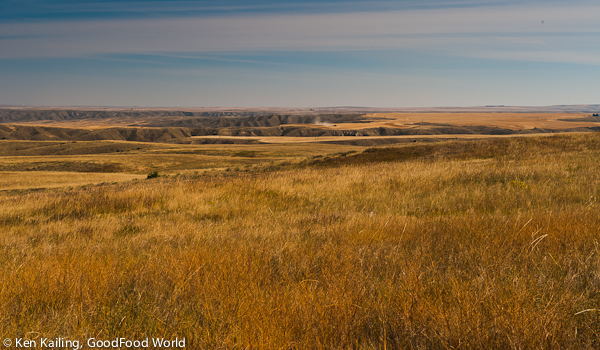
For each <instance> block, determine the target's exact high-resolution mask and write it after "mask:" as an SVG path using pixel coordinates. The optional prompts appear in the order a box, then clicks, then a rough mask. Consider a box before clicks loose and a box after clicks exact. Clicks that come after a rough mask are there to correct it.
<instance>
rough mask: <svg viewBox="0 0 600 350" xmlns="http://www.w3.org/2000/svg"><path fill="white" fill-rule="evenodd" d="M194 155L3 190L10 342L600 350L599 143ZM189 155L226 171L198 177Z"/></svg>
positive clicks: (268, 148) (538, 141)
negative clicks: (81, 179)
mask: <svg viewBox="0 0 600 350" xmlns="http://www.w3.org/2000/svg"><path fill="white" fill-rule="evenodd" d="M5 147H14V145H11V146H8V145H5ZM65 147H66V146H65ZM102 147H104V146H102ZM137 147H140V149H137ZM169 147H173V148H169ZM178 147H179V148H178ZM181 147H183V146H178V145H166V146H164V145H149V146H147V147H146V146H143V145H142V146H136V147H134V148H132V149H130V150H127V152H130V153H127V152H124V153H125V154H124V155H122V156H123V157H124V158H123V160H118V161H117V160H114V159H119V158H118V157H117V154H116V153H115V152H113V153H106V154H104V155H103V154H97V155H94V156H93V159H92V158H90V159H87V158H86V160H83V158H77V157H91V156H90V155H84V154H83V153H84V152H83V151H82V152H79V153H80V154H72V155H56V156H55V157H67V156H70V157H75V158H70V159H71V160H72V161H75V160H77V159H79V160H81V161H84V162H88V163H89V162H98V163H101V162H108V161H109V159H113V160H111V161H113V162H115V163H118V164H125V165H126V164H128V163H131V164H132V165H128V166H130V168H119V169H122V170H120V171H122V174H125V173H127V172H133V173H135V172H136V171H137V172H138V173H139V174H144V172H145V171H147V170H148V169H150V168H152V167H150V166H149V165H148V163H146V162H149V161H150V159H155V164H153V165H154V166H155V167H156V168H158V169H162V171H167V170H169V169H170V171H172V172H170V173H169V174H170V176H164V177H159V178H156V179H143V180H137V181H127V182H122V183H115V184H113V183H104V184H100V185H93V186H83V187H64V188H60V189H48V190H41V191H32V192H27V191H18V192H17V191H4V192H1V193H0V203H2V205H1V206H0V232H2V234H1V235H0V249H1V253H0V275H1V276H2V281H3V283H2V286H1V287H0V310H1V313H0V334H1V335H3V336H4V337H7V338H14V337H29V338H36V337H38V338H39V337H48V338H53V337H59V336H60V337H66V338H68V339H79V340H85V339H87V338H91V337H95V338H98V339H114V338H116V337H127V338H130V339H140V338H145V337H169V338H174V337H176V336H177V337H180V338H181V337H185V338H186V341H187V344H188V348H190V349H191V348H193V349H234V348H235V349H246V348H248V349H438V348H439V349H460V348H464V349H494V348H498V349H551V348H561V349H563V348H565V349H594V348H597V347H598V346H600V311H599V310H600V305H599V303H600V242H599V241H598V240H599V230H598V227H600V214H599V203H598V198H599V196H600V191H599V188H600V187H599V186H600V165H599V160H600V136H599V135H598V134H597V133H587V134H565V135H555V136H550V137H529V138H513V139H505V138H497V139H484V140H470V141H443V142H437V143H419V142H417V143H411V144H408V145H402V146H396V147H391V148H372V149H365V148H360V147H356V146H344V145H323V144H306V145H305V144H294V145H243V146H240V145H202V146H197V147H198V148H193V149H188V148H185V149H187V150H188V153H187V154H186V153H184V152H183V150H184V148H181ZM185 147H193V146H192V145H187V146H185ZM194 147H195V146H194ZM207 147H208V148H207ZM211 147H212V148H211ZM27 149H29V150H27ZM22 152H33V153H31V154H30V155H28V156H22V157H21V158H20V159H21V161H18V160H17V159H13V160H12V161H13V163H14V164H17V165H15V166H17V167H19V166H21V167H22V168H20V170H21V171H24V172H26V171H27V170H28V168H27V165H26V164H31V163H32V162H38V161H42V158H36V157H41V156H40V155H39V154H38V155H36V154H35V152H37V151H35V152H34V151H33V150H32V148H31V147H29V148H27V147H24V148H23V149H22ZM210 152H213V153H210ZM219 152H220V153H219ZM239 152H256V153H241V154H240V153H239ZM261 152H262V153H261ZM348 152H352V153H348ZM119 153H121V152H119ZM144 153H147V155H148V158H144ZM236 154H237V155H238V156H237V157H236ZM109 155H110V158H109V157H108V156H109ZM161 155H164V156H165V157H164V158H160V157H158V156H161ZM211 155H212V156H213V158H211V159H214V160H215V163H214V164H212V163H210V162H209V161H208V160H207V158H202V157H209V156H211ZM104 156H106V157H107V158H102V157H104ZM180 157H181V158H180ZM187 157H192V158H187ZM193 157H199V158H193ZM28 159H30V160H31V161H29V160H28ZM43 159H45V160H46V161H48V162H49V161H61V162H63V161H66V160H64V159H66V158H60V160H59V158H57V159H50V160H49V158H48V156H45V157H44V158H43ZM173 159H180V160H181V164H179V163H177V161H175V160H173ZM184 159H186V160H187V159H193V162H197V163H194V164H211V165H210V166H209V165H206V166H207V168H210V171H208V172H207V173H206V174H205V173H204V172H203V171H200V172H192V171H189V172H185V171H183V170H185V169H186V168H190V169H191V168H192V167H191V166H189V167H188V166H186V165H185V164H188V163H186V162H185V161H183V160H184ZM218 159H220V160H218ZM253 159H259V160H260V161H255V163H248V164H250V165H251V167H248V168H245V167H244V164H246V163H245V162H251V161H252V160H253ZM27 162H29V163H27ZM219 162H221V163H219ZM2 164H4V166H6V164H12V163H10V162H9V161H5V162H3V163H2ZM24 164H25V165H24ZM161 164H163V165H161ZM125 165H123V167H125ZM161 166H162V168H161ZM236 166H238V168H239V169H235V167H236ZM225 167H227V168H229V171H227V169H222V168H225ZM17 170H18V169H17Z"/></svg>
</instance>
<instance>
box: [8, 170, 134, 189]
mask: <svg viewBox="0 0 600 350" xmlns="http://www.w3.org/2000/svg"><path fill="white" fill-rule="evenodd" d="M143 178H145V176H141V175H135V174H115V173H80V172H79V173H78V172H65V171H27V172H22V171H14V172H10V171H0V191H5V190H29V189H39V188H59V187H67V186H71V187H73V186H83V185H89V184H100V183H103V182H124V181H131V180H134V179H138V180H139V179H143Z"/></svg>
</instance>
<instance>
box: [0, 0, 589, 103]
mask: <svg viewBox="0 0 600 350" xmlns="http://www.w3.org/2000/svg"><path fill="white" fill-rule="evenodd" d="M599 43H600V3H598V2H597V1H587V0H583V1H581V0H574V1H551V0H550V1H536V0H530V1H512V0H498V1H481V0H437V1H436V0H422V1H404V0H400V1H364V0H363V1H360V0H356V1H319V2H308V1H296V0H288V1H281V0H279V1H278V0H263V1H260V0H259V1H242V0H229V1H228V0H224V1H186V0H181V1H92V0H83V1H82V0H78V1H75V0H0V104H11V105H20V104H23V105H77V106H84V105H93V106H101V105H104V106H156V107H159V106H162V107H259V106H262V107H326V106H366V107H434V106H481V105H527V106H539V105H555V104H587V103H590V104H591V103H599V102H600V101H599V99H600V94H599V93H598V92H600V88H599V83H600V44H599Z"/></svg>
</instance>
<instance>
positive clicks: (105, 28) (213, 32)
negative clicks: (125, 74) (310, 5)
mask: <svg viewBox="0 0 600 350" xmlns="http://www.w3.org/2000/svg"><path fill="white" fill-rule="evenodd" d="M598 13H600V5H585V6H572V5H571V6H565V5H559V4H554V5H552V6H545V5H536V6H534V5H527V6H524V5H511V6H497V7H467V8H450V9H448V8H445V9H412V10H404V11H386V12H352V13H326V14H322V13H317V14H252V15H242V14H236V15H229V16H218V17H191V18H190V17H187V18H157V19H135V20H131V19H129V20H118V19H113V20H94V21H90V20H86V21H73V20H69V21H50V22H35V23H26V24H24V23H4V24H0V47H2V50H0V58H23V57H77V56H79V57H83V56H90V55H102V54H114V53H128V54H141V53H172V52H195V53H197V52H235V51H253V50H256V51H269V50H276V51H281V50H289V51H304V50H322V51H342V50H373V49H378V50H380V49H387V50H420V51H428V52H432V51H435V52H441V53H444V54H447V55H458V56H465V55H466V56H469V57H488V56H489V55H490V54H491V53H493V52H498V53H503V54H498V55H496V54H494V57H495V58H498V59H527V60H535V59H536V57H539V58H540V59H543V60H548V59H550V60H552V57H556V59H558V60H559V61H560V62H563V61H565V60H566V61H569V57H573V58H574V59H573V60H572V62H574V63H581V62H585V63H591V64H594V63H595V62H594V60H591V59H588V58H585V59H583V60H582V59H581V56H586V57H587V56H588V55H589V54H590V53H589V47H590V43H591V42H598V39H600V25H599V24H598V19H597V14H598ZM565 34H569V35H568V36H567V35H565ZM580 36H583V37H585V40H576V41H578V42H580V46H576V45H573V39H574V38H575V39H577V38H578V37H580ZM552 52H561V55H556V54H552V55H549V56H548V55H547V53H552ZM597 53H598V52H596V54H597ZM559 56H560V57H559ZM577 57H579V58H577ZM597 63H598V64H600V60H599V61H598V62H597Z"/></svg>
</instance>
